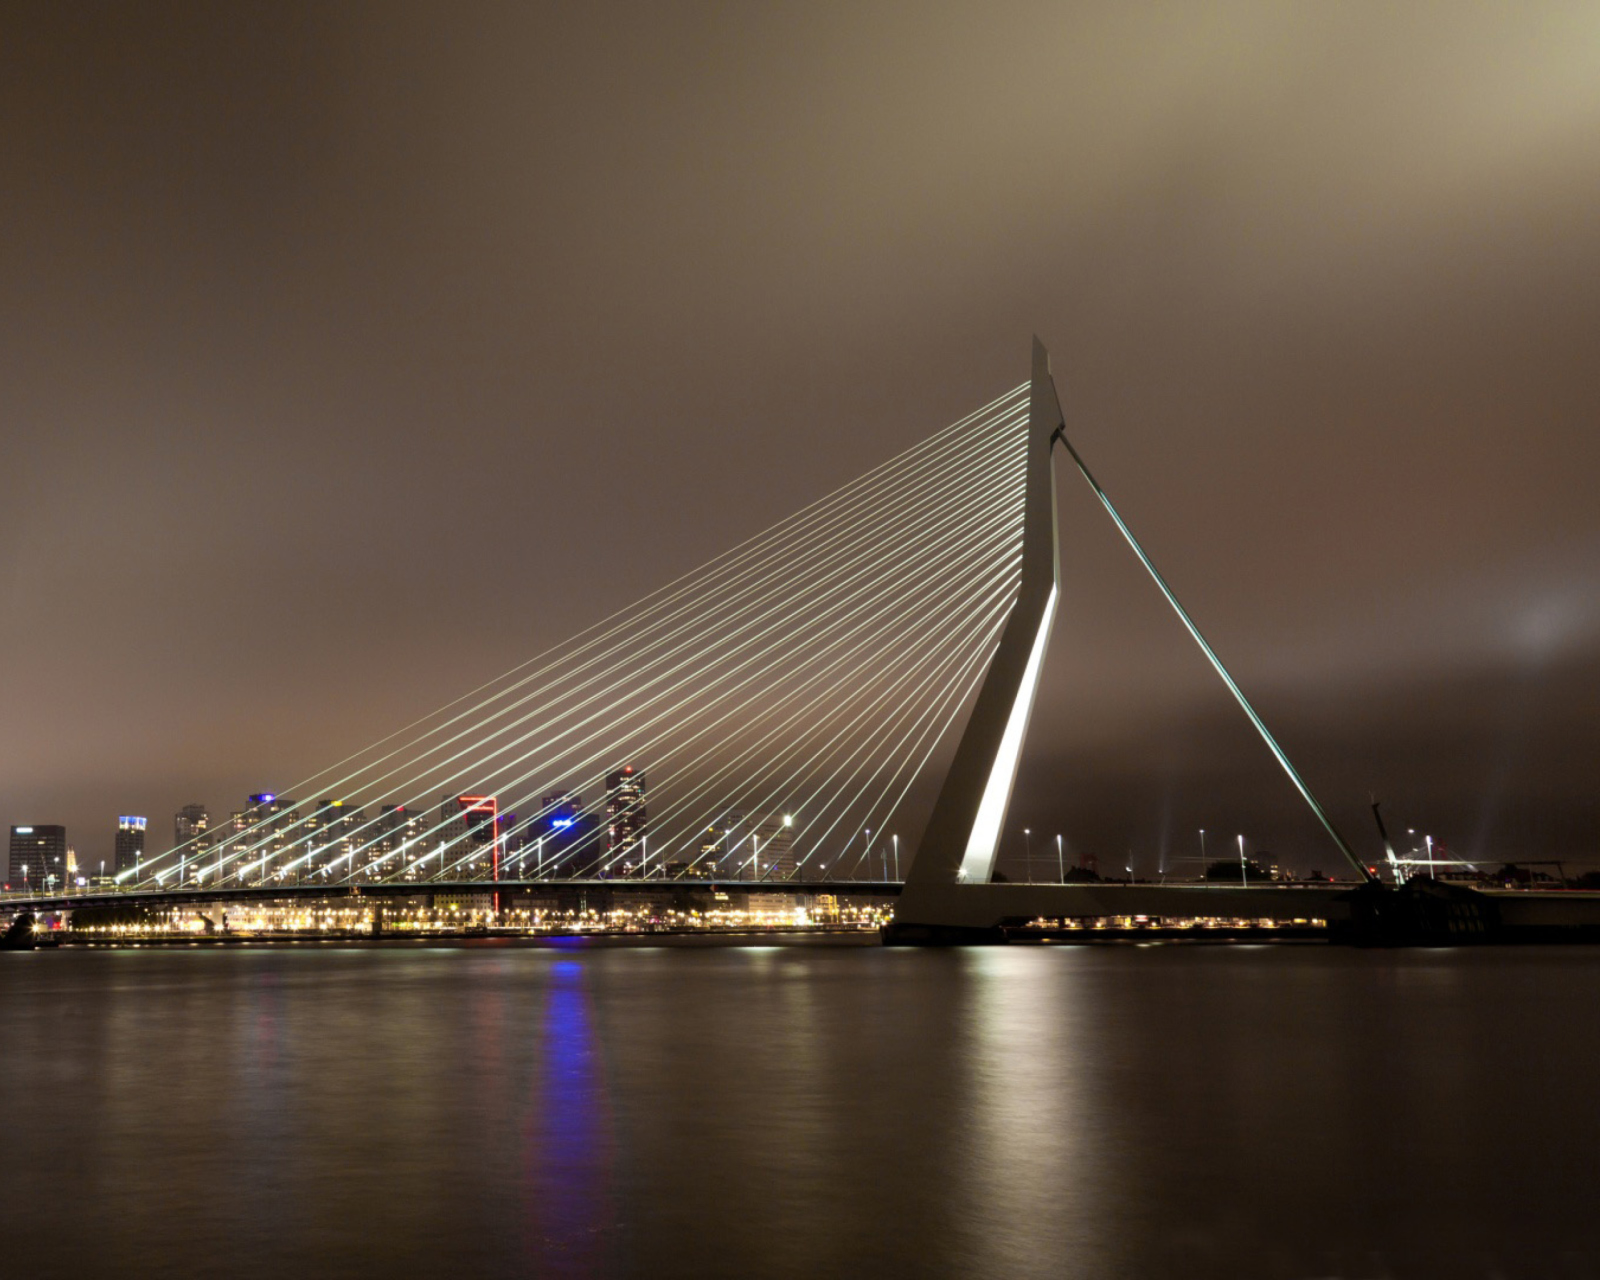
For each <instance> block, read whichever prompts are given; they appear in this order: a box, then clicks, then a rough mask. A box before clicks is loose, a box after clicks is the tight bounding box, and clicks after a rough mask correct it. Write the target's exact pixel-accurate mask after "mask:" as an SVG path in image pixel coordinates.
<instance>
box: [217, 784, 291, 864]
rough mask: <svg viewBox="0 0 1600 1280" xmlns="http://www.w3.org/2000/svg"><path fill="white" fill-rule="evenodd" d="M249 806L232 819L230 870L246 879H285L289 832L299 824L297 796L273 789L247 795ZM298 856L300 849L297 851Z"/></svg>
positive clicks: (229, 835)
mask: <svg viewBox="0 0 1600 1280" xmlns="http://www.w3.org/2000/svg"><path fill="white" fill-rule="evenodd" d="M245 799H246V801H247V803H246V805H245V807H244V808H243V809H241V810H239V811H238V812H236V813H235V814H234V815H233V820H232V822H231V823H230V828H231V829H230V831H229V834H228V839H229V841H230V843H229V845H228V849H227V857H226V858H225V859H224V861H225V862H226V864H227V867H228V869H229V872H230V873H231V874H233V875H235V876H237V877H239V878H240V879H241V880H242V881H246V882H252V883H258V882H260V881H262V880H269V879H274V878H276V879H283V878H284V876H285V874H286V873H285V871H284V864H286V863H288V862H291V861H293V858H289V857H286V856H285V855H286V854H287V852H288V846H289V836H290V833H291V832H292V831H293V829H294V828H295V827H296V826H298V825H299V822H300V810H299V808H298V807H297V806H296V804H295V802H294V801H293V800H290V799H289V798H288V797H287V796H280V795H277V794H276V793H274V792H271V791H263V792H260V793H258V794H256V795H252V796H246V797H245ZM296 856H298V851H297V853H296Z"/></svg>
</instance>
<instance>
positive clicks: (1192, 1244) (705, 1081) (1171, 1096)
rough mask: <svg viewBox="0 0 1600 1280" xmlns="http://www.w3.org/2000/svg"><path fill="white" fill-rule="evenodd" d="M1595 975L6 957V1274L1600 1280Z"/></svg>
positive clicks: (1086, 958) (886, 955) (1213, 962)
mask: <svg viewBox="0 0 1600 1280" xmlns="http://www.w3.org/2000/svg"><path fill="white" fill-rule="evenodd" d="M1597 998H1600V951H1591V950H1577V949H1573V950H1568V949H1558V948H1528V949H1502V950H1483V951H1425V950H1418V951H1395V952H1356V951H1348V950H1341V949H1335V948H1329V947H1323V946H1277V947H1269V946H1262V947H1209V946H1185V945H1167V946H1148V947H1133V946H1098V947H1087V946H1080V947H1065V946H1064V947H1012V948H990V949H969V950H950V951H913V950H885V949H880V948H878V947H875V946H860V945H850V946H846V945H837V944H835V945H825V944H819V943H810V944H798V945H785V946H778V947H732V946H673V947H616V946H600V945H581V944H573V945H568V946H561V947H535V946H525V945H515V944H508V945H497V944H494V943H485V944H483V945H462V946H450V947H424V946H405V945H395V946H366V947H361V946H322V945H306V946H298V947H287V946H286V947H274V948H268V947H262V948H255V949H221V948H217V949H212V948H206V947H194V948H184V949H178V950H173V949H164V948H137V949H127V950H95V951H88V950H62V951H57V952H53V953H47V952H40V953H35V954H7V955H0V1108H3V1115H0V1275H8V1276H9V1275H17V1276H23V1275H28V1276H39V1275H44V1276H54V1275H61V1276H67V1275H72V1276H238V1277H255V1276H262V1277H266V1276H272V1277H281V1276H397V1277H408V1276H546V1275H548V1276H567V1275H571V1276H685V1277H691V1276H692V1277H711V1276H730V1277H747V1276H795V1277H801V1276H804V1277H812V1276H919V1277H922V1276H927V1277H945V1276H949V1277H958V1276H959V1277H970V1276H1004V1277H1029V1276H1073V1277H1145V1276H1152V1277H1167V1276H1171V1277H1209V1276H1217V1277H1229V1278H1235V1277H1237V1278H1245V1280H1248V1278H1250V1277H1258V1276H1259V1277H1274V1278H1278V1277H1283V1278H1290V1277H1292V1278H1296V1280H1299V1278H1309V1277H1317V1278H1324V1277H1334V1276H1340V1277H1394V1280H1407V1278H1409V1277H1435V1276H1438V1277H1452V1278H1454V1277H1468V1276H1484V1277H1489V1276H1501V1277H1506V1278H1507V1280H1512V1278H1514V1277H1521V1276H1528V1277H1535V1276H1539V1277H1544V1276H1550V1277H1580V1276H1600V1235H1597V1210H1600V1072H1597V1068H1600V1019H1597V1017H1596V1012H1597V1007H1600V1003H1597Z"/></svg>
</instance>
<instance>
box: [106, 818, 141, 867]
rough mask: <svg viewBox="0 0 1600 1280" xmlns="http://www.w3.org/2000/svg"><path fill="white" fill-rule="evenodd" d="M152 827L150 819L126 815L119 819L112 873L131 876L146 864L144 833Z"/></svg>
mask: <svg viewBox="0 0 1600 1280" xmlns="http://www.w3.org/2000/svg"><path fill="white" fill-rule="evenodd" d="M149 825H150V820H149V819H148V818H136V817H132V816H128V815H124V816H122V817H119V818H118V819H117V843H116V849H115V852H114V854H113V859H112V863H111V867H112V871H113V872H114V873H115V874H117V875H119V876H120V875H121V874H122V873H123V872H125V871H126V872H128V873H129V874H130V875H131V874H132V873H133V872H134V871H136V870H138V868H139V866H140V864H141V863H143V862H144V833H145V828H146V827H148V826H149Z"/></svg>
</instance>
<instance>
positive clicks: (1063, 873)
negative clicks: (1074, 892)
mask: <svg viewBox="0 0 1600 1280" xmlns="http://www.w3.org/2000/svg"><path fill="white" fill-rule="evenodd" d="M1056 876H1057V879H1058V881H1059V883H1061V884H1066V882H1067V855H1066V852H1065V848H1064V846H1063V845H1062V843H1061V835H1060V833H1059V832H1058V833H1057V834H1056Z"/></svg>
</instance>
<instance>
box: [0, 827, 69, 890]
mask: <svg viewBox="0 0 1600 1280" xmlns="http://www.w3.org/2000/svg"><path fill="white" fill-rule="evenodd" d="M66 877H67V829H66V828H65V827H62V826H50V825H46V824H43V823H34V824H32V825H30V826H21V827H12V828H11V848H10V858H9V865H8V871H7V875H6V883H7V884H9V885H10V886H11V887H12V888H13V889H22V888H24V887H26V888H29V889H34V890H42V891H44V892H52V891H54V890H56V889H60V888H62V887H63V885H65V883H66Z"/></svg>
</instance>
